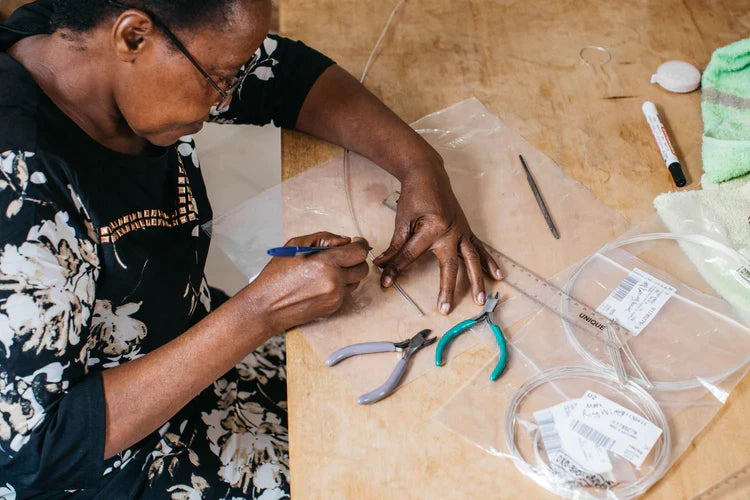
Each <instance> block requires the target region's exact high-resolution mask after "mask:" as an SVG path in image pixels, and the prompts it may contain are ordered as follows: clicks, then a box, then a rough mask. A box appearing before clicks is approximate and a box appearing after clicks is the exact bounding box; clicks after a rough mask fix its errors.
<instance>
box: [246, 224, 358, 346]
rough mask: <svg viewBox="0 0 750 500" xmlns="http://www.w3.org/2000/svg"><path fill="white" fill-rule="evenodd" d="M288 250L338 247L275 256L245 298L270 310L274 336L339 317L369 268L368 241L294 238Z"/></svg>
mask: <svg viewBox="0 0 750 500" xmlns="http://www.w3.org/2000/svg"><path fill="white" fill-rule="evenodd" d="M286 246H321V247H336V248H333V249H331V250H326V251H324V252H318V253H314V254H310V255H299V256H297V257H276V258H273V259H271V261H270V262H269V263H268V265H266V267H265V268H264V269H263V271H262V272H261V273H260V275H259V276H258V277H257V278H256V279H255V280H254V281H253V282H252V283H251V284H250V285H248V286H247V287H245V289H243V290H242V291H241V292H240V295H244V294H249V295H248V296H247V299H249V301H250V302H251V303H252V306H253V307H262V308H263V309H265V312H266V314H264V316H265V317H266V320H267V321H268V326H270V327H271V328H272V331H273V334H276V333H279V332H281V331H284V330H287V329H289V328H292V327H294V326H298V325H302V324H304V323H308V322H310V321H312V320H314V319H316V318H319V317H322V316H329V315H331V314H333V313H335V312H336V311H337V310H338V309H339V308H340V307H341V305H342V304H343V303H344V299H345V298H346V297H347V296H348V295H349V294H351V292H352V291H354V289H355V288H357V285H359V282H360V281H362V280H363V279H364V278H365V276H367V272H368V270H369V266H368V265H367V262H366V259H367V251H368V244H367V241H366V240H364V239H362V238H354V239H353V240H352V239H351V238H349V237H346V236H338V235H335V234H331V233H328V232H320V233H315V234H310V235H306V236H299V237H297V238H292V239H291V240H289V241H288V242H287V243H286Z"/></svg>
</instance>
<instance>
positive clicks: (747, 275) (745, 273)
mask: <svg viewBox="0 0 750 500" xmlns="http://www.w3.org/2000/svg"><path fill="white" fill-rule="evenodd" d="M737 276H739V277H740V278H742V279H743V280H745V283H747V284H748V285H750V269H748V268H746V267H745V266H741V267H740V268H739V269H737Z"/></svg>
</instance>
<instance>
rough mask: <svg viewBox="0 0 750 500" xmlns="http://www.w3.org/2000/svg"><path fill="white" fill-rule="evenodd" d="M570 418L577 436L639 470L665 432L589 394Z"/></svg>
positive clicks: (636, 415)
mask: <svg viewBox="0 0 750 500" xmlns="http://www.w3.org/2000/svg"><path fill="white" fill-rule="evenodd" d="M568 418H569V421H570V429H571V430H572V431H573V432H575V433H576V434H578V435H579V436H581V437H583V438H586V439H588V440H589V441H591V442H592V443H594V444H595V445H596V446H599V447H602V448H604V449H606V450H609V451H611V452H612V453H616V454H617V455H620V456H621V457H623V458H624V459H626V460H628V461H629V462H630V463H632V464H633V465H635V466H636V467H640V466H641V465H642V464H643V461H644V460H645V459H646V457H647V456H648V454H649V452H650V451H651V448H653V447H654V444H655V443H656V440H657V439H659V436H661V432H662V430H661V429H660V428H659V427H657V426H656V425H654V424H652V423H651V422H650V421H648V420H647V419H645V418H643V417H641V416H640V415H638V414H637V413H634V412H632V411H630V410H628V409H627V408H624V407H622V406H620V405H619V404H617V403H615V402H614V401H610V400H609V399H607V398H605V397H604V396H600V395H599V394H596V393H595V392H591V391H586V393H585V394H584V395H583V397H581V399H580V400H579V402H578V404H577V405H576V407H575V409H574V410H573V412H572V413H571V414H570V416H569V417H568Z"/></svg>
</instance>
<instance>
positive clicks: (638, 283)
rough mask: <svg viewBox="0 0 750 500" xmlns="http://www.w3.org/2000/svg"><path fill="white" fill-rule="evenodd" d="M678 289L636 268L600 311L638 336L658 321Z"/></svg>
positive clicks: (600, 306) (598, 308) (608, 298)
mask: <svg viewBox="0 0 750 500" xmlns="http://www.w3.org/2000/svg"><path fill="white" fill-rule="evenodd" d="M676 291H677V290H676V289H675V288H674V287H672V286H669V285H667V284H666V283H664V282H663V281H660V280H658V279H656V278H654V277H653V276H651V275H650V274H648V273H646V272H643V271H641V270H640V269H638V268H634V269H633V270H632V271H630V272H629V273H628V275H627V276H626V277H625V279H624V280H622V282H620V284H619V285H617V287H616V288H615V289H614V290H613V291H612V293H610V294H609V296H608V297H607V298H606V299H605V300H604V302H602V303H601V304H600V305H599V307H597V308H596V312H598V313H600V314H603V315H605V316H606V317H607V318H609V319H611V320H614V321H615V322H616V323H617V324H618V325H620V326H622V327H624V328H627V329H628V330H629V331H630V332H631V333H632V334H633V335H638V334H640V333H641V331H643V329H644V328H646V326H647V325H648V324H649V323H650V322H651V320H652V319H654V316H656V314H657V313H658V312H659V310H660V309H661V308H662V307H663V306H664V304H666V302H667V301H668V300H669V298H670V297H671V296H672V295H674V293H675V292H676Z"/></svg>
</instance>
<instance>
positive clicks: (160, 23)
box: [107, 0, 258, 111]
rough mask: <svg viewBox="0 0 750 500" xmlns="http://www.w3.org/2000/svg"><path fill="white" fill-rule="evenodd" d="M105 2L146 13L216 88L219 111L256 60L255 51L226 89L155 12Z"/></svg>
mask: <svg viewBox="0 0 750 500" xmlns="http://www.w3.org/2000/svg"><path fill="white" fill-rule="evenodd" d="M107 3H108V4H110V5H111V6H113V7H117V8H119V9H125V10H127V9H135V10H140V11H141V12H143V13H144V14H146V15H147V16H148V17H150V18H151V20H152V21H153V22H154V24H155V25H157V26H158V27H159V28H160V29H161V30H162V32H164V34H165V35H166V36H167V38H169V40H170V41H171V42H172V43H174V44H175V46H176V47H177V50H179V51H180V52H182V54H183V55H184V56H185V57H186V58H187V60H188V61H190V63H191V64H192V65H193V66H195V69H197V70H198V71H199V72H200V74H201V75H202V76H203V78H205V79H206V81H207V82H208V83H209V84H210V85H211V86H212V87H213V88H214V89H215V90H216V92H218V93H219V95H220V96H221V102H220V103H219V104H218V106H216V109H217V110H219V111H224V110H226V108H227V106H228V105H229V101H231V100H232V96H233V95H234V93H235V92H236V91H237V89H238V88H239V86H240V85H241V84H242V82H243V81H244V80H245V77H247V75H248V74H250V70H251V69H253V65H254V64H255V63H256V61H257V60H258V53H257V52H256V53H255V54H253V57H251V58H250V60H249V61H248V62H247V63H245V65H244V67H243V68H244V69H241V70H240V72H239V73H238V74H237V76H235V77H234V79H233V80H232V82H231V84H230V85H229V88H228V89H226V90H225V89H223V88H221V86H220V85H219V84H218V83H216V82H215V81H214V79H213V78H211V76H210V75H209V74H208V72H207V71H206V70H204V69H203V68H202V67H201V65H200V64H198V61H196V60H195V58H194V57H193V56H192V55H191V54H190V52H189V51H188V49H187V48H186V47H185V45H183V43H182V42H181V41H180V40H179V38H177V36H176V35H175V34H174V33H172V31H171V30H170V29H169V28H168V27H167V25H166V24H165V23H164V21H162V20H161V19H160V18H159V17H158V16H157V15H156V14H154V13H153V12H151V11H150V10H148V9H145V8H141V7H134V6H132V5H126V4H124V3H120V2H117V1H115V0H107Z"/></svg>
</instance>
